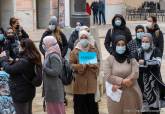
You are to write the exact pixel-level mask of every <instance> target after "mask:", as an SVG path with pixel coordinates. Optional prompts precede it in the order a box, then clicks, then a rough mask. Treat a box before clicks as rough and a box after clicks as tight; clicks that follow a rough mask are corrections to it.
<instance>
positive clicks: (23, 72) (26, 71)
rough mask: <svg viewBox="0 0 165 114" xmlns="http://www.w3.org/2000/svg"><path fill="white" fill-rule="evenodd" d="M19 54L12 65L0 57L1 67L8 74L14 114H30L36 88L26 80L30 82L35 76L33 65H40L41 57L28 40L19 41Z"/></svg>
mask: <svg viewBox="0 0 165 114" xmlns="http://www.w3.org/2000/svg"><path fill="white" fill-rule="evenodd" d="M19 52H20V58H19V60H18V61H15V62H14V63H13V64H10V62H9V60H8V59H7V57H6V56H5V55H0V57H1V65H2V67H3V69H4V71H5V72H7V73H8V74H10V82H9V86H10V90H11V96H12V98H13V102H14V107H15V109H16V114H32V101H33V98H34V96H35V92H36V88H35V87H34V86H33V85H32V84H31V83H30V82H29V81H27V79H28V80H32V79H33V78H34V77H35V76H36V75H35V71H34V65H42V63H41V55H40V53H39V51H38V50H37V48H36V47H35V45H34V43H33V41H32V40H30V39H23V40H21V43H20V45H19ZM25 77H26V78H27V79H25Z"/></svg>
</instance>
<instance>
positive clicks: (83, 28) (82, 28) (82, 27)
mask: <svg viewBox="0 0 165 114" xmlns="http://www.w3.org/2000/svg"><path fill="white" fill-rule="evenodd" d="M82 30H85V31H87V32H88V33H89V32H90V29H89V27H88V26H85V25H84V26H81V27H80V31H82Z"/></svg>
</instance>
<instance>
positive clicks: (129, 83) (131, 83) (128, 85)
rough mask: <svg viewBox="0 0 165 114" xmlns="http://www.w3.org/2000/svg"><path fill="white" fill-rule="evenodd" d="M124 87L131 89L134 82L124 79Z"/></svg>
mask: <svg viewBox="0 0 165 114" xmlns="http://www.w3.org/2000/svg"><path fill="white" fill-rule="evenodd" d="M122 85H124V86H126V87H131V86H132V85H133V81H132V80H131V79H123V81H122Z"/></svg>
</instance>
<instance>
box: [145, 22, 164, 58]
mask: <svg viewBox="0 0 165 114" xmlns="http://www.w3.org/2000/svg"><path fill="white" fill-rule="evenodd" d="M147 32H148V33H151V34H152V37H153V42H154V45H155V47H157V48H159V49H160V51H161V54H162V56H163V51H164V37H163V33H162V31H161V30H160V28H159V26H158V25H157V24H156V25H155V26H154V29H148V28H147Z"/></svg>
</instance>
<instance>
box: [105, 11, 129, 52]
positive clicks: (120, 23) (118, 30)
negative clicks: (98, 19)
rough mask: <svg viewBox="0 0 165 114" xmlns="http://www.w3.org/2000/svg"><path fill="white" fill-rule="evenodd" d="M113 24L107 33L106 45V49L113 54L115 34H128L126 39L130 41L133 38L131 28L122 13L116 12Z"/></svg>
mask: <svg viewBox="0 0 165 114" xmlns="http://www.w3.org/2000/svg"><path fill="white" fill-rule="evenodd" d="M112 26H113V28H110V29H109V30H108V32H107V34H106V37H105V41H104V46H105V48H106V50H107V51H108V52H109V53H110V54H112V53H113V51H115V50H113V46H114V36H115V35H117V34H123V35H125V36H126V41H127V43H129V41H131V40H132V35H131V32H130V30H129V28H128V27H127V26H126V21H125V19H124V17H123V16H122V15H120V14H116V15H115V16H114V18H113V19H112Z"/></svg>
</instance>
